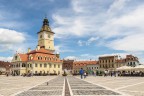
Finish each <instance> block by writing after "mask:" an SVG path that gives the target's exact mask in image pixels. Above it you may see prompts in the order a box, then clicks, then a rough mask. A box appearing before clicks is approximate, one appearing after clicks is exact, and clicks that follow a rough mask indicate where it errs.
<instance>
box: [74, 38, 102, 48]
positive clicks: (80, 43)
mask: <svg viewBox="0 0 144 96" xmlns="http://www.w3.org/2000/svg"><path fill="white" fill-rule="evenodd" d="M98 39H99V37H91V38H89V39H88V40H87V41H84V40H83V41H82V40H78V42H77V44H78V45H79V46H85V45H86V46H89V45H90V44H91V43H93V42H96V41H97V40H98Z"/></svg>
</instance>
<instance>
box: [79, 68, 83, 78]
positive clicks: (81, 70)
mask: <svg viewBox="0 0 144 96" xmlns="http://www.w3.org/2000/svg"><path fill="white" fill-rule="evenodd" d="M79 73H80V75H81V79H82V78H83V74H84V70H83V69H82V68H81V69H80V71H79Z"/></svg>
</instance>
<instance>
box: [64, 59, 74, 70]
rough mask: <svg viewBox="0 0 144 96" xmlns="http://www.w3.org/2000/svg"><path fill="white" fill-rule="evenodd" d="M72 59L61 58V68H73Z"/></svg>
mask: <svg viewBox="0 0 144 96" xmlns="http://www.w3.org/2000/svg"><path fill="white" fill-rule="evenodd" d="M73 62H74V60H63V68H62V69H63V70H71V71H72V69H73Z"/></svg>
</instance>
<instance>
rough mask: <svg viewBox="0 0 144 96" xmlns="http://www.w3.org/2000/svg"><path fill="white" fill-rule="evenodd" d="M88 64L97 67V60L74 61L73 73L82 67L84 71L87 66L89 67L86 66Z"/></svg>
mask: <svg viewBox="0 0 144 96" xmlns="http://www.w3.org/2000/svg"><path fill="white" fill-rule="evenodd" d="M88 65H93V66H95V67H97V65H98V63H97V61H74V63H73V73H78V72H79V70H80V69H81V68H83V69H84V70H85V71H87V70H88V68H90V67H87V66H88ZM95 67H94V68H95ZM91 68H92V67H91Z"/></svg>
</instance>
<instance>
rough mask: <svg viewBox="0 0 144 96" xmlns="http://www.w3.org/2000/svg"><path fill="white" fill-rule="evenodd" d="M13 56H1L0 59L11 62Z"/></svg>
mask: <svg viewBox="0 0 144 96" xmlns="http://www.w3.org/2000/svg"><path fill="white" fill-rule="evenodd" d="M12 58H13V57H0V61H9V62H11V60H12Z"/></svg>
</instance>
